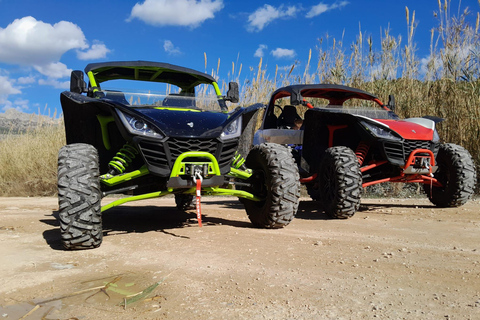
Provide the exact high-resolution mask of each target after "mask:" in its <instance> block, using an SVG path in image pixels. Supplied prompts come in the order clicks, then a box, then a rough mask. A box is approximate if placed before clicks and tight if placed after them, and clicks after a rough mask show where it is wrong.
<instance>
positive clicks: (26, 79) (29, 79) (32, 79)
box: [17, 76, 37, 84]
mask: <svg viewBox="0 0 480 320" xmlns="http://www.w3.org/2000/svg"><path fill="white" fill-rule="evenodd" d="M36 81H37V80H35V77H32V76H28V77H20V78H18V79H17V83H18V84H31V83H35V82H36Z"/></svg>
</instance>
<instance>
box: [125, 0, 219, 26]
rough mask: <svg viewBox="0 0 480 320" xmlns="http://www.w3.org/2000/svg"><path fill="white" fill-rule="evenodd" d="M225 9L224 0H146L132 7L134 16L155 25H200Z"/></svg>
mask: <svg viewBox="0 0 480 320" xmlns="http://www.w3.org/2000/svg"><path fill="white" fill-rule="evenodd" d="M221 9H223V0H145V1H144V2H143V3H137V4H135V6H134V7H133V8H132V12H131V13H130V17H129V18H128V20H127V21H131V20H132V19H134V18H137V19H139V20H142V21H143V22H145V23H147V24H150V25H153V26H188V27H192V28H195V27H198V26H199V25H200V24H201V23H203V22H204V21H205V20H207V19H212V18H214V17H215V13H216V12H218V11H220V10H221Z"/></svg>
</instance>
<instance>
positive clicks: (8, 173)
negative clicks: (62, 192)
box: [0, 122, 65, 196]
mask: <svg viewBox="0 0 480 320" xmlns="http://www.w3.org/2000/svg"><path fill="white" fill-rule="evenodd" d="M64 144H65V131H64V127H63V123H58V122H57V123H55V124H54V123H50V124H47V125H43V126H42V125H41V124H39V125H38V126H36V127H34V128H32V129H30V130H28V131H27V132H26V133H25V134H21V135H15V134H10V135H7V136H6V138H5V139H3V140H1V141H0V196H52V195H55V194H56V192H57V157H58V150H59V149H60V148H61V147H62V146H63V145H64Z"/></svg>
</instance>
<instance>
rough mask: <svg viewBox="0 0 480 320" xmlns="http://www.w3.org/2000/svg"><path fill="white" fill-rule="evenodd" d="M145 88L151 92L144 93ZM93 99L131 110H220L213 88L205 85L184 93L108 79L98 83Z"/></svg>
mask: <svg viewBox="0 0 480 320" xmlns="http://www.w3.org/2000/svg"><path fill="white" fill-rule="evenodd" d="M107 85H108V87H107ZM127 85H128V87H127ZM145 85H148V87H149V88H153V90H145V89H144V88H145ZM127 88H128V89H127ZM94 97H96V98H99V99H109V100H113V101H116V102H119V103H122V104H124V105H126V106H129V107H132V108H185V109H200V110H208V111H221V107H220V103H219V98H218V97H217V95H216V93H215V89H214V87H213V86H212V85H207V84H200V85H198V86H196V87H194V88H193V87H192V88H191V89H189V90H188V91H185V90H182V89H181V88H179V87H177V86H175V85H171V84H167V83H152V82H146V81H128V80H112V81H108V84H107V83H106V82H105V83H102V87H101V90H97V91H95V93H94Z"/></svg>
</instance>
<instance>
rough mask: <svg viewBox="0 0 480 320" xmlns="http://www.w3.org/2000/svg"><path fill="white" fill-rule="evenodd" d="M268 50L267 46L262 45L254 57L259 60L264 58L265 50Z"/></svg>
mask: <svg viewBox="0 0 480 320" xmlns="http://www.w3.org/2000/svg"><path fill="white" fill-rule="evenodd" d="M266 49H268V47H267V45H265V44H261V45H260V46H258V49H257V50H256V51H255V54H254V55H253V56H254V57H257V58H262V57H263V55H264V54H263V50H266Z"/></svg>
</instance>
